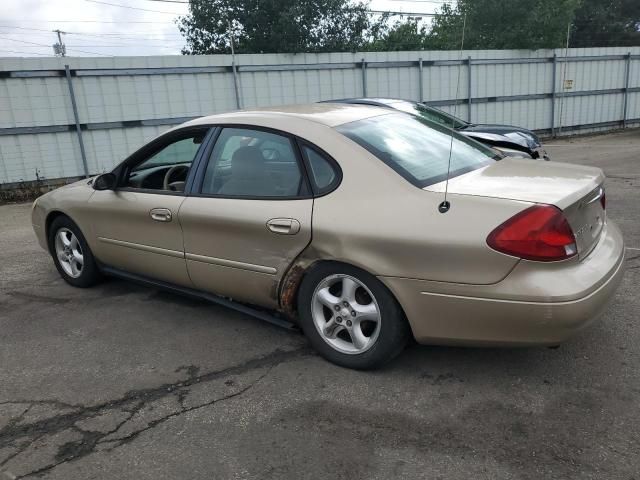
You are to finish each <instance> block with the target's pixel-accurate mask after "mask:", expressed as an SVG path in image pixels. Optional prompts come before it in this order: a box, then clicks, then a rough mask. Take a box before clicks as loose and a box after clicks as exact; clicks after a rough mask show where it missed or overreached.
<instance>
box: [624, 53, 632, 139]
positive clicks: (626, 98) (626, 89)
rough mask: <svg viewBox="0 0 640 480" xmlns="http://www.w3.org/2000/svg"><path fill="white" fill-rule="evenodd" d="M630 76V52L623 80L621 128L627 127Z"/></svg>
mask: <svg viewBox="0 0 640 480" xmlns="http://www.w3.org/2000/svg"><path fill="white" fill-rule="evenodd" d="M630 76H631V52H629V53H628V54H627V71H626V74H625V80H624V103H623V105H622V128H627V108H628V106H629V78H630Z"/></svg>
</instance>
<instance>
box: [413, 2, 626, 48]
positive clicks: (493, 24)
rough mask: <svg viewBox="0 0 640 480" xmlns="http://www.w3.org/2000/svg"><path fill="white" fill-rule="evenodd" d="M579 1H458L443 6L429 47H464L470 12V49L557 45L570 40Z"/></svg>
mask: <svg viewBox="0 0 640 480" xmlns="http://www.w3.org/2000/svg"><path fill="white" fill-rule="evenodd" d="M594 1H595V0H594ZM632 1H637V0H632ZM579 3H580V0H509V1H505V0H458V2H457V4H456V5H455V7H454V6H451V5H450V4H444V5H443V6H442V7H441V9H440V11H439V13H438V14H437V15H436V17H435V18H434V21H433V25H432V29H431V31H430V32H429V36H428V38H427V40H426V46H427V48H437V49H457V48H460V40H461V35H462V25H463V20H464V16H465V15H466V28H465V45H464V46H465V48H466V49H532V50H534V49H538V48H557V47H560V46H562V44H563V40H565V39H566V35H567V26H568V24H569V22H570V21H571V20H572V19H573V16H574V13H575V11H576V8H577V7H578V5H579Z"/></svg>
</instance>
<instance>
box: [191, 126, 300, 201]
mask: <svg viewBox="0 0 640 480" xmlns="http://www.w3.org/2000/svg"><path fill="white" fill-rule="evenodd" d="M202 193H204V194H209V195H219V196H224V197H297V196H301V195H305V194H306V188H305V182H304V178H303V176H302V173H301V169H300V165H299V162H298V158H297V156H296V153H295V149H294V144H293V142H292V140H291V139H290V138H288V137H285V136H282V135H278V134H275V133H270V132H265V131H262V130H252V129H247V128H225V129H223V130H222V132H221V133H220V136H219V137H218V139H217V140H216V144H215V146H214V148H213V151H212V152H211V157H210V158H209V163H208V164H207V169H206V171H205V174H204V181H203V184H202Z"/></svg>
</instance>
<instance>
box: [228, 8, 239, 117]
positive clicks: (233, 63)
mask: <svg viewBox="0 0 640 480" xmlns="http://www.w3.org/2000/svg"><path fill="white" fill-rule="evenodd" d="M228 25H229V43H230V44H231V71H232V73H233V88H234V90H235V93H236V107H237V108H238V109H240V108H242V105H241V103H240V88H239V86H238V70H237V68H236V51H235V47H234V45H233V43H234V39H233V26H232V24H231V20H229V21H228Z"/></svg>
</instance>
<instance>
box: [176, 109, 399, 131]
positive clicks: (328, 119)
mask: <svg viewBox="0 0 640 480" xmlns="http://www.w3.org/2000/svg"><path fill="white" fill-rule="evenodd" d="M388 113H389V110H388V109H386V108H382V107H374V106H368V105H352V104H346V103H311V104H303V105H285V106H279V107H266V108H257V109H252V110H239V111H236V112H229V113H221V114H217V115H209V116H207V117H200V118H197V119H195V120H192V121H191V122H188V124H189V125H206V124H215V123H224V122H225V121H229V122H233V123H240V122H242V121H246V122H248V123H250V122H251V121H255V120H256V119H260V120H265V119H268V118H274V117H292V118H298V119H303V120H308V121H312V122H316V123H321V124H324V125H327V126H330V127H335V126H337V125H342V124H344V123H349V122H355V121H357V120H362V119H364V118H370V117H375V116H378V115H385V114H388Z"/></svg>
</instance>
